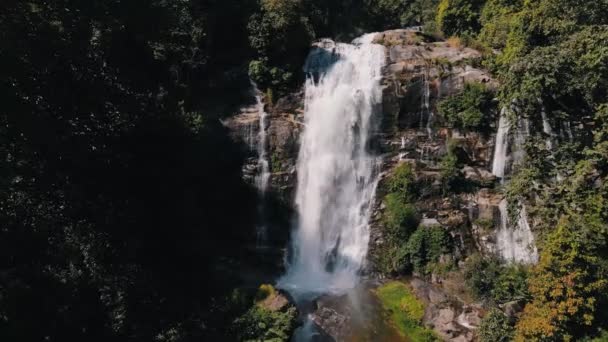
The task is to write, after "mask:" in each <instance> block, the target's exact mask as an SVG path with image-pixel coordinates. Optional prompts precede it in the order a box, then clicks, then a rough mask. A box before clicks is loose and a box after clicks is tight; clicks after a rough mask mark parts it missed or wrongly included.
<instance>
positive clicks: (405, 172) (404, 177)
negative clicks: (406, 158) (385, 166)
mask: <svg viewBox="0 0 608 342" xmlns="http://www.w3.org/2000/svg"><path fill="white" fill-rule="evenodd" d="M387 188H388V191H389V192H391V193H394V194H396V195H397V196H399V197H400V198H401V199H402V200H404V201H411V200H413V199H414V197H415V196H416V195H417V187H416V181H415V178H414V171H413V169H412V165H411V164H408V163H403V164H401V165H399V166H397V167H396V168H395V170H394V171H393V174H392V175H391V177H390V178H389V179H388V181H387Z"/></svg>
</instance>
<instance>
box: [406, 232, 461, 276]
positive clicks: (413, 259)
mask: <svg viewBox="0 0 608 342" xmlns="http://www.w3.org/2000/svg"><path fill="white" fill-rule="evenodd" d="M451 247H452V241H451V238H450V235H449V234H448V233H447V232H446V230H445V229H443V228H442V227H439V226H433V227H420V228H418V229H417V230H416V231H415V232H414V233H413V234H412V236H411V237H410V238H409V240H408V242H407V254H408V258H409V261H410V263H411V265H412V268H413V269H414V270H415V271H416V272H419V273H428V271H429V270H428V269H427V265H429V264H431V263H435V262H437V261H439V257H440V256H441V255H442V254H446V253H449V252H450V250H451Z"/></svg>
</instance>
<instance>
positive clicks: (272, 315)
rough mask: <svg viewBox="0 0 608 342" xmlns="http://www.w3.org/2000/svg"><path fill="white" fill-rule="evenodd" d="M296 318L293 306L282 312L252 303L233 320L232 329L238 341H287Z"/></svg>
mask: <svg viewBox="0 0 608 342" xmlns="http://www.w3.org/2000/svg"><path fill="white" fill-rule="evenodd" d="M296 318H297V314H296V309H295V308H294V307H290V308H289V309H287V310H286V311H284V312H282V311H270V310H267V309H264V308H262V307H260V306H258V305H254V306H253V307H252V308H251V309H249V310H248V311H247V312H246V313H245V314H244V315H242V316H240V317H238V318H237V319H235V320H234V322H233V326H232V329H233V332H234V334H235V335H236V337H237V340H238V341H276V342H280V341H289V339H290V338H291V334H292V332H293V330H294V328H295V322H296Z"/></svg>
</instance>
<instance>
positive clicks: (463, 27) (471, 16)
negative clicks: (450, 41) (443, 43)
mask: <svg viewBox="0 0 608 342" xmlns="http://www.w3.org/2000/svg"><path fill="white" fill-rule="evenodd" d="M484 2H485V1H484V0H441V2H440V3H439V6H438V8H437V15H436V17H435V21H436V23H437V27H438V28H439V30H441V32H443V33H444V34H445V35H446V36H454V35H460V34H465V33H467V34H476V33H477V32H479V29H480V28H481V24H480V22H479V17H480V12H481V8H482V6H483V4H484Z"/></svg>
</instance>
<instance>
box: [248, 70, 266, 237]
mask: <svg viewBox="0 0 608 342" xmlns="http://www.w3.org/2000/svg"><path fill="white" fill-rule="evenodd" d="M251 85H252V87H253V92H254V94H255V100H256V109H257V112H258V115H259V119H258V134H257V144H256V146H255V149H256V151H257V155H258V160H257V171H256V176H255V187H256V188H257V190H258V193H259V194H260V200H259V201H258V203H259V204H258V214H259V216H260V218H261V222H260V223H258V226H257V227H256V235H257V236H256V245H257V246H258V247H262V246H264V244H265V243H266V241H267V227H266V224H265V222H264V216H265V210H266V208H265V199H264V198H265V197H266V191H267V190H268V180H269V179H270V167H269V163H268V153H267V151H266V131H267V129H268V113H266V110H265V109H264V102H263V101H262V95H261V94H262V93H261V92H260V90H259V89H258V87H257V85H256V84H255V83H254V82H253V81H252V82H251ZM250 139H251V140H250V141H253V139H252V138H250Z"/></svg>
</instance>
